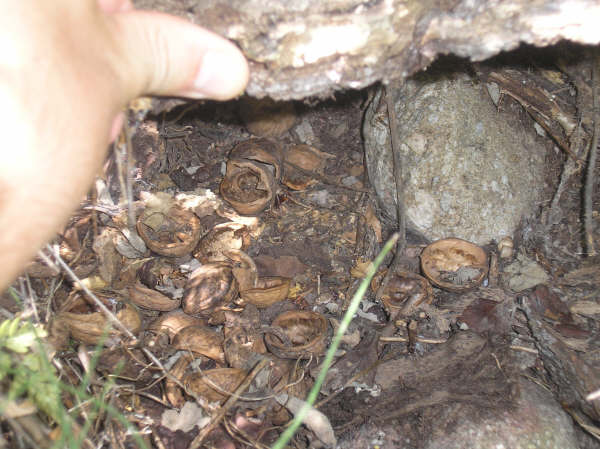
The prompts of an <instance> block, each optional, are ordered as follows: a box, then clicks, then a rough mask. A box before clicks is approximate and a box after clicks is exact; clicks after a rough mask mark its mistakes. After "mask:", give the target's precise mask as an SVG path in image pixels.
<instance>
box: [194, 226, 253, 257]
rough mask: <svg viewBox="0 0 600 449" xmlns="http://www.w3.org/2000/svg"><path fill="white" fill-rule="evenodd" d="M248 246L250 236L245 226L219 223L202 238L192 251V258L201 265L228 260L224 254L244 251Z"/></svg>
mask: <svg viewBox="0 0 600 449" xmlns="http://www.w3.org/2000/svg"><path fill="white" fill-rule="evenodd" d="M248 246H250V235H249V233H248V229H247V228H246V226H244V225H243V224H240V223H221V224H218V225H216V226H215V227H213V228H212V229H211V230H210V231H209V232H208V234H206V235H205V236H204V237H202V240H200V243H198V247H197V248H196V250H195V251H194V257H196V259H198V260H199V261H200V262H201V263H204V264H205V263H209V262H223V261H227V260H229V259H228V257H227V256H226V255H225V254H224V252H225V251H227V250H231V249H237V250H244V249H246V248H247V247H248Z"/></svg>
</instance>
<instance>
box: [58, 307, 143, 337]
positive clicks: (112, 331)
mask: <svg viewBox="0 0 600 449" xmlns="http://www.w3.org/2000/svg"><path fill="white" fill-rule="evenodd" d="M116 317H117V319H118V320H119V322H120V323H121V324H122V325H123V326H124V327H126V328H127V329H128V330H129V331H130V332H131V333H132V334H134V335H135V334H137V333H138V332H139V330H140V327H141V325H142V320H141V318H140V315H139V313H138V311H137V310H136V309H135V308H134V307H133V306H130V305H128V304H125V306H124V307H123V308H122V309H121V310H119V311H118V312H117V313H116ZM56 320H57V321H59V322H60V323H61V325H64V326H65V327H66V328H67V329H68V330H69V333H70V334H71V336H72V337H73V338H74V339H75V340H79V341H81V342H82V343H86V344H91V345H96V344H99V343H100V342H103V344H105V345H109V344H113V343H115V338H116V337H118V336H120V335H122V331H121V330H120V329H119V328H117V327H115V326H114V325H112V323H111V322H110V320H109V319H108V318H107V317H106V315H105V314H104V313H102V312H94V313H72V312H60V313H58V314H57V315H56Z"/></svg>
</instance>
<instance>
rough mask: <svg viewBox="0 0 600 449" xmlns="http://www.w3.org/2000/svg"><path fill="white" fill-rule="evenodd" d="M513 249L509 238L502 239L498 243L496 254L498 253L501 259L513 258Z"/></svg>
mask: <svg viewBox="0 0 600 449" xmlns="http://www.w3.org/2000/svg"><path fill="white" fill-rule="evenodd" d="M514 249H515V244H514V242H513V239H512V238H510V237H503V238H502V239H501V240H500V241H499V242H498V252H499V253H500V258H501V259H510V258H511V257H512V256H513V252H514Z"/></svg>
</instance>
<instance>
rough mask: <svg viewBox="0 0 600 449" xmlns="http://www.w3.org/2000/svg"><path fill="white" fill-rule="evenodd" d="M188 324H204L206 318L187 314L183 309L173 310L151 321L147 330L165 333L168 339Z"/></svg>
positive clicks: (171, 338)
mask: <svg viewBox="0 0 600 449" xmlns="http://www.w3.org/2000/svg"><path fill="white" fill-rule="evenodd" d="M188 326H206V320H204V319H202V318H198V317H194V316H191V315H188V314H187V313H185V312H184V311H183V310H173V311H172V312H170V313H165V314H163V315H161V316H159V317H158V318H157V319H155V320H154V321H152V322H151V323H150V325H149V326H148V330H149V331H151V332H156V333H166V334H167V335H168V336H169V340H173V338H174V337H175V335H177V333H179V331H181V330H182V329H183V328H185V327H188Z"/></svg>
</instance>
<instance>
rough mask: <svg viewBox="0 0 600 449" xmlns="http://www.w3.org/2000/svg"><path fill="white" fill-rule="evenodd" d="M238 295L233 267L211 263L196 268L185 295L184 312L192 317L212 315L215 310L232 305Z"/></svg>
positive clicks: (226, 264)
mask: <svg viewBox="0 0 600 449" xmlns="http://www.w3.org/2000/svg"><path fill="white" fill-rule="evenodd" d="M237 293H238V287H237V281H236V280H235V278H234V277H233V273H232V272H231V265H229V264H228V263H225V262H211V263H207V264H205V265H202V266H200V267H198V268H196V269H195V270H194V271H193V272H192V274H191V275H190V278H189V279H188V281H187V283H186V286H185V292H184V293H183V301H182V305H183V311H184V312H185V313H187V314H190V315H196V314H201V315H203V316H207V315H210V314H211V312H212V311H213V309H215V308H218V307H221V306H223V305H226V304H228V303H230V302H231V301H232V300H233V299H234V298H235V297H236V296H237Z"/></svg>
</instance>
